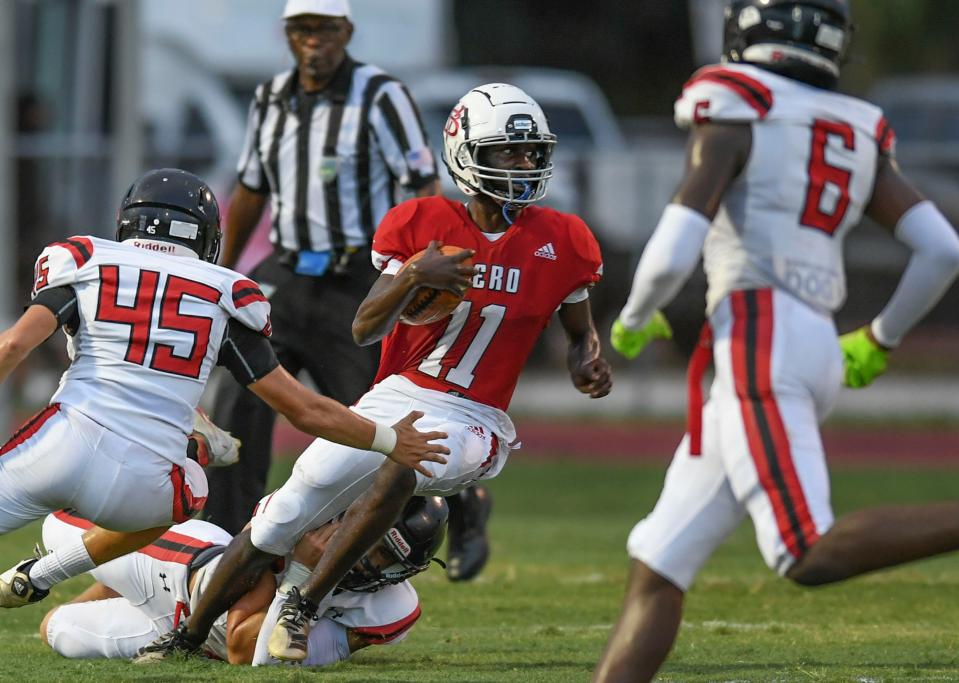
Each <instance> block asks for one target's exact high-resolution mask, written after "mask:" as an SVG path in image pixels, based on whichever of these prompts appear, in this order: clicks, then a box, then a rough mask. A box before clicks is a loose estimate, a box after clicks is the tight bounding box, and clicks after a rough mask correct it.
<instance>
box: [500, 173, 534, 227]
mask: <svg viewBox="0 0 959 683" xmlns="http://www.w3.org/2000/svg"><path fill="white" fill-rule="evenodd" d="M532 194H533V184H532V183H529V182H524V183H523V194H521V195H520V196H519V197H517V198H516V199H517V200H518V201H523V200H526V199H529V198H530V195H532ZM515 208H518V207H517V206H516V205H515V204H513V202H506V203H505V204H503V218H505V219H506V223H507V224H509V225H512V224H513V219H512V218H510V217H509V214H510V211H512V210H513V209H515Z"/></svg>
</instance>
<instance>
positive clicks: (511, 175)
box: [458, 133, 556, 205]
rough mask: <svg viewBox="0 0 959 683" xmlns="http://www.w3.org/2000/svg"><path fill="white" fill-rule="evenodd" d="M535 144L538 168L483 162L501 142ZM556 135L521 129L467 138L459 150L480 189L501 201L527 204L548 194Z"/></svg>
mask: <svg viewBox="0 0 959 683" xmlns="http://www.w3.org/2000/svg"><path fill="white" fill-rule="evenodd" d="M520 144H533V145H536V147H537V154H536V157H535V160H536V168H533V169H518V168H516V169H504V168H497V167H496V166H492V165H490V164H489V162H487V163H483V160H484V158H485V157H486V156H487V155H486V152H487V150H489V148H491V147H498V146H500V145H520ZM555 145H556V136H555V135H552V134H547V135H541V134H538V133H522V134H513V135H502V136H493V137H486V138H482V139H480V140H475V141H472V142H466V143H464V144H463V145H462V146H461V148H460V149H461V151H460V152H459V153H458V157H459V160H460V161H461V163H462V165H463V167H464V168H465V169H467V170H469V171H471V172H472V174H473V177H474V178H475V179H476V185H475V189H476V191H477V192H480V193H482V194H485V195H486V196H488V197H492V198H493V199H494V200H496V201H497V202H500V203H507V204H517V205H526V204H532V203H534V202H538V201H539V200H541V199H543V197H545V196H546V189H547V185H548V183H549V180H550V178H552V177H553V161H552V157H553V148H554V147H555Z"/></svg>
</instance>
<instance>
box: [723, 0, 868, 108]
mask: <svg viewBox="0 0 959 683" xmlns="http://www.w3.org/2000/svg"><path fill="white" fill-rule="evenodd" d="M851 36H852V13H851V11H850V9H849V0H731V2H730V3H729V5H727V7H726V32H725V36H724V40H723V59H724V60H725V61H729V62H745V63H749V64H755V65H756V66H759V67H762V68H764V69H768V70H770V71H774V72H776V73H779V74H781V75H783V76H787V77H789V78H795V79H796V80H799V81H802V82H804V83H808V84H809V85H814V86H816V87H819V88H830V89H832V88H835V87H836V84H837V83H838V81H839V70H840V67H841V66H842V64H843V62H844V60H845V56H846V50H847V48H848V47H849V42H850V38H851Z"/></svg>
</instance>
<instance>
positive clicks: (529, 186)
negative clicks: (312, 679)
mask: <svg viewBox="0 0 959 683" xmlns="http://www.w3.org/2000/svg"><path fill="white" fill-rule="evenodd" d="M554 142H555V136H553V135H552V134H550V132H549V127H548V124H547V121H546V117H545V116H544V115H543V112H542V110H541V109H540V107H539V105H538V104H536V102H534V101H533V100H532V99H531V98H530V97H529V96H528V95H527V94H526V93H524V92H523V91H522V90H520V89H518V88H516V87H514V86H511V85H505V84H490V85H483V86H480V87H477V88H475V89H473V90H471V91H470V92H469V93H467V94H466V95H465V96H464V97H463V98H462V99H461V100H460V102H459V104H458V105H457V107H456V108H455V109H454V110H453V112H452V114H451V115H450V118H449V119H448V121H447V125H446V129H445V140H444V155H443V158H444V161H445V163H446V165H447V167H448V168H449V169H450V172H451V173H452V175H453V177H454V179H455V180H456V182H457V184H458V185H459V187H460V188H461V189H462V190H463V191H465V192H466V193H467V194H468V195H470V200H469V202H468V203H467V204H466V205H465V206H464V205H463V204H461V203H459V202H456V201H452V200H449V199H445V198H443V197H428V198H424V199H415V200H410V201H408V202H405V203H403V204H401V205H399V206H397V207H395V208H394V209H392V210H391V211H390V212H389V213H388V214H387V215H386V217H385V218H384V219H383V222H382V223H381V224H380V226H379V228H378V229H377V232H376V235H375V237H374V239H373V252H374V253H373V259H374V264H375V265H376V267H377V268H378V269H380V271H382V275H381V276H380V278H379V279H378V280H377V281H376V283H374V285H373V287H372V288H371V290H370V293H369V294H368V295H367V297H366V299H364V301H363V303H362V304H361V305H360V308H359V310H358V312H357V314H356V318H355V320H354V322H353V335H354V337H355V338H356V340H357V341H358V342H359V343H361V344H371V343H374V342H375V341H377V340H379V339H383V350H382V356H381V360H380V368H379V373H378V375H377V378H376V384H375V385H374V387H373V388H372V389H371V390H370V391H369V392H368V393H367V394H365V395H364V396H363V397H362V398H361V399H360V400H359V401H358V403H357V404H356V406H355V410H357V411H358V412H359V413H360V414H362V415H365V416H367V417H370V418H371V419H377V420H380V419H388V416H391V415H395V414H397V413H401V412H404V411H407V410H409V409H411V408H412V409H416V410H419V411H422V412H423V413H425V417H424V418H423V420H424V424H428V425H429V427H430V428H431V429H435V430H438V431H444V432H447V433H448V434H449V437H448V438H447V439H446V440H445V441H444V442H443V443H445V444H446V445H447V446H448V447H449V449H450V456H449V458H448V462H447V463H445V464H441V465H440V464H437V465H435V466H434V463H429V464H428V465H427V467H428V469H429V470H430V476H423V475H422V474H417V473H415V472H412V471H410V470H403V469H400V468H394V467H390V464H389V463H385V462H384V459H383V457H382V456H381V455H379V454H377V453H369V452H364V451H362V450H357V449H351V448H345V447H342V446H339V445H336V444H332V443H330V442H329V441H324V440H317V441H315V442H314V443H313V444H312V445H311V446H310V447H309V448H308V449H307V450H306V451H305V452H304V453H303V455H301V456H300V458H299V460H298V461H297V463H296V466H295V467H294V470H293V475H292V476H291V478H290V479H289V480H288V481H287V482H286V483H285V484H284V485H283V487H282V488H280V489H279V490H278V491H277V492H276V493H275V494H273V495H272V496H271V497H270V498H269V499H267V500H265V501H264V502H263V504H262V506H261V510H260V514H258V515H257V516H256V517H254V519H253V521H252V531H251V533H250V534H249V535H240V536H239V537H237V538H236V539H235V540H234V542H233V545H235V546H239V547H238V549H237V552H236V553H235V555H234V557H236V558H238V559H239V560H240V562H237V563H234V564H232V565H231V564H230V563H228V562H226V561H225V560H224V562H221V563H220V566H219V567H218V568H217V574H216V575H215V576H214V579H213V581H214V582H215V583H216V585H217V586H218V587H221V588H222V590H221V591H220V595H219V598H215V597H214V595H213V593H212V591H211V592H208V593H207V594H206V595H205V596H204V599H203V600H202V601H201V602H200V604H199V605H198V606H197V609H196V610H194V613H193V616H192V617H191V619H190V622H189V624H188V625H187V626H186V627H185V629H184V630H182V631H181V632H180V633H173V634H171V635H170V637H169V638H167V639H166V641H165V642H157V643H156V644H155V646H154V647H153V648H152V650H151V648H147V650H148V651H144V653H143V657H142V658H143V659H146V658H159V657H162V656H164V655H165V654H166V653H167V652H170V651H174V650H178V649H179V650H195V649H196V648H197V647H198V646H199V644H200V643H202V642H203V641H204V640H205V639H206V631H207V630H208V629H209V627H210V625H211V624H212V623H213V620H214V619H216V617H217V616H218V615H219V614H222V613H223V612H224V611H225V610H226V609H228V608H229V605H230V602H231V600H234V599H235V598H236V597H238V592H237V590H236V588H235V586H237V585H240V584H242V583H243V582H244V578H245V577H246V576H248V575H249V574H250V573H251V572H256V571H257V570H258V567H261V566H264V565H265V564H266V563H268V562H269V561H270V560H271V559H272V556H274V555H285V554H286V553H287V552H289V550H290V548H292V547H293V545H294V544H295V543H296V542H297V540H298V539H299V538H300V536H302V535H303V533H304V532H306V531H308V530H310V529H313V528H316V527H318V526H320V525H322V524H324V523H325V522H327V521H329V520H330V519H332V518H333V517H335V516H336V515H338V514H339V513H340V512H342V511H343V510H344V509H346V508H347V507H348V506H350V509H349V511H348V512H347V514H346V517H345V518H344V521H343V526H342V527H341V528H340V531H339V532H338V533H337V534H336V536H334V538H333V539H331V545H330V546H329V547H328V548H327V551H326V553H324V557H323V559H322V560H321V563H320V564H319V565H317V570H316V573H314V575H313V576H312V577H311V578H310V579H309V580H308V581H307V583H305V584H303V585H302V586H301V589H302V593H299V592H294V593H292V594H291V597H290V599H289V600H288V602H287V604H286V606H285V608H284V612H283V613H282V615H281V617H280V620H279V622H278V624H277V626H276V628H275V629H274V631H273V635H272V637H271V639H270V654H271V655H273V656H275V657H277V658H279V659H284V660H303V659H304V658H305V657H306V654H307V650H306V647H307V646H306V643H307V638H306V637H305V633H306V632H307V631H308V629H309V625H310V621H311V619H312V617H313V615H314V614H315V613H316V609H317V605H318V604H319V603H320V601H321V600H322V599H323V597H324V596H325V595H326V594H327V593H329V592H330V591H331V590H332V589H333V588H334V587H335V586H336V584H337V583H338V582H339V580H340V579H341V578H342V576H343V574H344V573H345V572H346V571H347V570H348V569H349V568H350V567H351V566H352V565H353V564H355V562H356V561H357V560H358V559H359V557H360V556H361V555H362V554H363V553H364V552H365V551H366V550H367V548H368V547H369V545H370V544H371V543H372V542H373V541H375V540H376V539H377V538H379V537H380V536H382V535H383V534H384V533H385V532H386V530H387V529H388V527H389V524H390V522H391V520H392V519H394V518H395V517H396V515H397V514H398V513H399V511H400V510H401V509H402V507H403V505H404V504H405V502H406V501H407V499H408V498H409V497H410V496H411V495H412V494H413V493H414V492H416V493H417V495H424V494H426V493H429V494H430V495H442V496H448V495H450V494H452V493H456V492H457V491H460V490H462V489H464V488H465V487H467V486H469V485H470V484H471V483H473V482H475V481H477V480H480V479H484V478H490V477H493V476H495V475H496V474H497V473H498V472H499V471H500V469H502V467H503V465H504V463H505V461H506V457H507V455H508V450H509V444H510V443H511V442H512V441H513V440H514V438H515V432H514V429H513V425H512V423H511V422H510V419H509V417H508V416H507V415H506V413H505V412H504V411H505V410H506V408H507V406H508V404H509V401H510V398H511V396H512V394H513V390H514V388H515V386H516V382H517V380H518V378H519V373H520V371H521V370H522V368H523V365H524V364H525V362H526V359H527V357H528V356H529V353H530V351H531V350H532V348H533V345H534V344H535V342H536V340H537V339H538V338H539V335H540V334H541V333H542V331H543V329H544V328H545V327H546V325H547V324H548V323H549V322H550V319H551V318H552V316H553V314H554V313H555V312H556V311H557V310H558V311H559V320H560V322H561V324H562V325H563V328H564V329H565V331H566V333H567V336H568V338H569V353H568V366H569V371H570V375H571V379H572V381H573V384H574V385H575V386H576V388H577V389H579V390H580V391H581V392H583V393H586V394H588V395H590V396H591V397H593V398H599V397H601V396H605V395H606V394H607V393H609V389H610V386H611V379H610V374H609V366H608V364H607V363H606V361H605V360H604V359H603V358H602V357H601V356H600V346H599V339H598V336H597V334H596V330H595V327H594V325H593V321H592V317H591V314H590V308H589V299H588V295H587V290H588V288H589V286H590V285H592V284H593V283H595V282H596V281H597V280H598V279H599V277H600V271H601V267H602V264H601V259H600V252H599V247H598V245H597V243H596V240H595V238H594V237H593V235H592V234H591V233H590V231H589V229H588V228H587V227H586V225H585V224H584V223H583V221H582V220H580V219H579V218H577V217H575V216H571V215H568V214H562V213H559V212H557V211H553V210H551V209H547V208H541V207H537V206H533V204H534V203H535V202H537V201H539V200H540V199H542V198H543V196H544V195H545V193H546V186H547V182H548V180H549V178H550V176H551V174H552V164H551V162H550V157H551V152H552V148H553V145H554ZM440 245H447V246H456V247H462V248H463V249H464V251H462V252H460V253H459V254H454V255H443V254H442V252H441V250H440V248H439V247H440ZM424 250H426V253H425V254H424V255H423V256H422V257H421V258H419V259H418V260H417V261H416V262H415V263H411V264H410V266H409V267H408V268H406V269H404V270H403V271H402V272H400V268H401V266H402V265H403V264H404V263H405V262H406V261H407V260H408V259H410V258H411V257H412V256H414V255H415V254H418V253H419V252H421V251H424ZM467 257H471V258H472V261H473V265H467V264H465V263H464V262H463V261H464V260H465V259H466V258H467ZM419 287H432V288H435V289H441V290H450V291H453V292H457V293H459V294H464V293H465V296H464V298H463V300H462V301H461V302H460V303H459V305H458V307H457V308H456V309H455V310H454V311H453V313H452V314H451V315H450V316H448V317H446V318H444V319H442V320H439V321H437V322H435V323H432V324H429V325H422V326H411V325H407V324H404V323H397V320H398V318H399V316H400V313H401V311H402V310H403V309H404V307H405V305H406V303H407V302H408V301H409V300H410V297H411V296H412V295H413V293H414V292H415V290H416V289H417V288H419ZM354 500H355V501H356V502H355V503H353V501H354ZM351 503H353V505H352V506H351ZM231 547H233V546H231ZM228 552H229V551H228ZM231 567H232V569H231ZM211 587H212V586H211Z"/></svg>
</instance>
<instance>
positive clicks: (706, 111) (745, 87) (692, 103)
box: [673, 66, 773, 128]
mask: <svg viewBox="0 0 959 683" xmlns="http://www.w3.org/2000/svg"><path fill="white" fill-rule="evenodd" d="M772 107H773V93H772V91H771V90H770V89H769V88H767V87H766V86H765V85H764V84H763V83H762V82H761V81H759V80H757V79H755V78H753V77H751V76H748V75H747V74H744V73H742V72H740V71H737V70H734V69H727V68H724V67H722V66H707V67H703V68H702V69H700V70H699V71H697V72H696V73H694V74H693V76H692V77H691V78H690V79H689V81H687V82H686V85H684V86H683V92H682V94H681V95H680V96H679V99H678V100H676V104H675V106H674V108H673V114H674V118H675V120H676V125H677V126H679V127H680V128H689V127H690V126H693V125H695V124H697V123H705V122H709V121H716V122H725V123H749V122H752V121H761V120H762V119H764V118H766V116H768V115H769V112H770V110H771V109H772Z"/></svg>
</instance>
